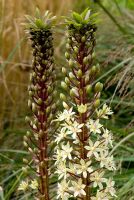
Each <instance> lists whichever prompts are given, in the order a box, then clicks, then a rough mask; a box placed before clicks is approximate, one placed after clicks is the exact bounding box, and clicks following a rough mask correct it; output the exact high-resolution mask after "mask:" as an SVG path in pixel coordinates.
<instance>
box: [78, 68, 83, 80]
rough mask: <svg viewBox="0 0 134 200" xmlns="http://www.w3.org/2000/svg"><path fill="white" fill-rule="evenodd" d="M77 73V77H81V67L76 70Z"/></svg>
mask: <svg viewBox="0 0 134 200" xmlns="http://www.w3.org/2000/svg"><path fill="white" fill-rule="evenodd" d="M77 75H78V77H79V78H81V77H82V71H81V69H79V70H78V72H77Z"/></svg>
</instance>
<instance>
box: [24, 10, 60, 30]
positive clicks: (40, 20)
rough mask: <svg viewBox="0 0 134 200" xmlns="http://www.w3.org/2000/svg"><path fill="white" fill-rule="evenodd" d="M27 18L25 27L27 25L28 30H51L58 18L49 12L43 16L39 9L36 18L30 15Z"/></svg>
mask: <svg viewBox="0 0 134 200" xmlns="http://www.w3.org/2000/svg"><path fill="white" fill-rule="evenodd" d="M25 17H26V19H27V23H25V24H24V25H26V28H27V29H29V28H33V29H49V28H51V27H52V26H53V25H54V23H55V19H56V16H52V13H51V12H49V11H46V12H45V14H44V15H41V13H40V10H39V9H38V8H36V12H35V17H31V16H29V15H26V16H25Z"/></svg>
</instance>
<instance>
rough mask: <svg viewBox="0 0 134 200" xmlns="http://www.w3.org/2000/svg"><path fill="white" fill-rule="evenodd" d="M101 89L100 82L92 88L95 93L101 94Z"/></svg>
mask: <svg viewBox="0 0 134 200" xmlns="http://www.w3.org/2000/svg"><path fill="white" fill-rule="evenodd" d="M102 89H103V84H102V83H100V82H98V83H96V85H95V87H94V90H95V92H101V91H102Z"/></svg>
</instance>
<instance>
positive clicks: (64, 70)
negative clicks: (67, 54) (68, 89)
mask: <svg viewBox="0 0 134 200" xmlns="http://www.w3.org/2000/svg"><path fill="white" fill-rule="evenodd" d="M62 73H63V74H64V75H66V74H67V70H66V68H65V67H62Z"/></svg>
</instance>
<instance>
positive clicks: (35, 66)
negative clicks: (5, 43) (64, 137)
mask: <svg viewBox="0 0 134 200" xmlns="http://www.w3.org/2000/svg"><path fill="white" fill-rule="evenodd" d="M54 18H55V17H52V16H51V13H49V12H48V11H47V12H46V13H45V14H44V16H41V15H40V13H39V10H37V11H36V17H35V18H34V19H33V18H31V17H30V16H27V19H28V23H27V32H28V34H29V38H30V40H31V42H32V45H31V46H32V49H33V61H32V72H31V74H30V85H29V88H28V91H29V100H28V107H29V108H30V109H31V111H32V115H33V116H32V117H31V118H29V117H26V121H27V122H28V123H29V125H30V127H31V131H28V132H27V135H26V136H24V145H25V146H26V147H27V149H28V151H29V152H30V153H31V155H32V164H29V165H28V161H27V162H26V160H25V163H27V165H28V166H29V167H30V168H33V171H34V172H35V174H34V179H35V181H36V187H35V188H34V187H33V188H34V189H36V193H37V197H38V199H40V200H50V199H51V198H50V191H49V189H50V188H49V186H50V178H52V176H50V175H51V170H50V168H51V165H52V162H51V159H50V158H51V155H50V152H51V148H52V147H51V146H52V143H53V142H52V135H53V134H54V127H53V124H52V120H53V118H54V113H55V111H56V104H55V103H54V97H55V94H56V93H55V90H54V88H55V86H54V85H55V69H54V58H53V54H54V48H53V36H52V26H53V22H54ZM35 175H36V178H35ZM33 188H32V189H33Z"/></svg>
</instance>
